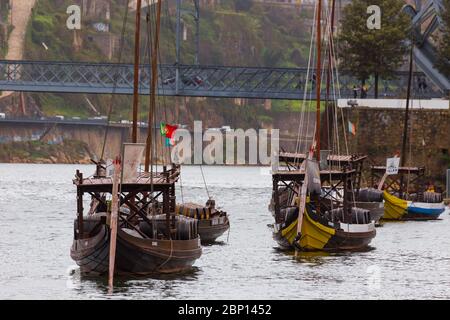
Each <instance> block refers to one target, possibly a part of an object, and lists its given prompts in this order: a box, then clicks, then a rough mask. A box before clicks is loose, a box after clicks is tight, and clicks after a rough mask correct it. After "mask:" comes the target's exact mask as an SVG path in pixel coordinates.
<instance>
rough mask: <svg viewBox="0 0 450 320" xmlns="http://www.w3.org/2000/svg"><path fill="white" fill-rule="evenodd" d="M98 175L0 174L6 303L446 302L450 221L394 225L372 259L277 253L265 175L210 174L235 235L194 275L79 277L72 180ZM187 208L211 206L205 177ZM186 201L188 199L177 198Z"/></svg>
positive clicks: (217, 170) (212, 170)
mask: <svg viewBox="0 0 450 320" xmlns="http://www.w3.org/2000/svg"><path fill="white" fill-rule="evenodd" d="M76 169H81V170H82V171H83V172H85V173H86V174H90V173H92V172H93V170H94V168H93V167H92V166H80V165H75V166H74V165H28V164H27V165H17V164H0V215H1V216H0V298H2V299H449V298H450V217H449V213H448V211H447V212H445V213H444V214H443V215H442V220H439V221H431V222H398V223H388V224H385V225H384V226H383V227H380V228H378V229H377V237H376V238H375V239H374V241H373V242H372V249H371V250H369V251H367V252H361V253H348V254H311V255H306V256H302V257H301V258H300V259H298V260H296V259H294V258H293V256H292V255H289V254H286V253H284V252H280V251H278V250H277V249H276V244H275V242H274V241H273V240H272V238H271V232H270V230H269V228H268V227H267V225H268V224H270V223H272V216H271V215H270V213H269V212H268V210H267V205H268V203H269V198H270V195H271V177H270V175H268V171H267V169H264V168H258V167H205V168H204V172H205V176H206V179H207V182H208V188H209V192H210V193H211V195H213V196H214V197H215V198H216V202H217V204H218V205H219V206H222V207H223V208H224V209H226V210H227V212H228V213H229V215H230V220H231V230H230V233H229V235H224V236H223V237H222V238H220V239H219V240H220V242H219V243H218V244H216V245H213V246H208V247H205V248H204V250H203V255H202V257H201V258H200V259H199V260H197V262H196V263H195V268H194V269H193V270H192V272H189V273H187V274H183V275H178V276H165V277H152V278H135V279H133V278H131V279H130V278H122V279H118V281H117V284H116V289H115V293H114V294H113V295H108V294H107V286H106V284H107V280H106V279H86V278H84V277H80V274H79V270H78V269H77V266H76V265H75V263H74V262H73V261H72V260H71V258H70V255H69V250H70V246H71V242H72V236H73V234H72V233H73V219H74V217H75V209H76V202H75V196H76V195H75V188H74V186H73V185H72V182H71V179H72V178H73V176H74V173H75V170H76ZM182 182H183V198H184V200H185V201H197V202H198V201H200V202H204V201H206V198H207V194H206V191H205V188H204V186H203V182H202V178H201V173H200V169H199V167H184V168H183V171H182ZM178 196H179V197H181V194H180V192H179V194H178Z"/></svg>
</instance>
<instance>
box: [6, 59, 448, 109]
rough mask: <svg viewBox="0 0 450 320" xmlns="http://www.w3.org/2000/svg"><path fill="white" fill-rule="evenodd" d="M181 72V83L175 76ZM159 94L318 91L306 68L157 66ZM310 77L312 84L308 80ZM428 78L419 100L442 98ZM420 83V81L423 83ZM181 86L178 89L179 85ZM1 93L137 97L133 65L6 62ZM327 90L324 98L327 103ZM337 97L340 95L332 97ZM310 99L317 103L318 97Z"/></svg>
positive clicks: (383, 84)
mask: <svg viewBox="0 0 450 320" xmlns="http://www.w3.org/2000/svg"><path fill="white" fill-rule="evenodd" d="M177 69H178V70H179V75H180V76H179V79H177V78H176V71H177ZM158 76H159V82H158V94H160V95H166V96H192V97H225V98H257V99H292V100H299V99H302V98H303V96H304V90H305V87H306V88H307V90H308V92H312V91H313V90H312V89H314V87H315V80H314V75H313V73H310V74H309V77H308V76H307V69H306V68H259V67H226V66H194V65H179V66H176V65H167V64H163V65H160V66H159V74H158ZM407 76H408V75H407V73H406V72H397V74H396V77H395V78H394V79H389V80H384V79H382V80H380V82H379V84H380V86H379V97H380V98H383V97H386V98H394V97H396V98H401V97H404V96H405V91H406V90H405V88H406V84H407ZM307 77H308V79H307ZM422 79H425V75H424V74H422V73H420V72H417V73H415V75H414V84H415V90H414V91H413V92H414V93H416V96H418V95H419V94H420V97H421V98H439V97H442V93H441V92H440V91H439V90H438V89H437V88H436V87H434V86H433V85H432V84H431V82H428V84H426V87H424V86H423V85H419V84H421V83H423V80H422ZM150 80H151V70H150V66H149V65H142V66H141V67H140V88H139V89H140V93H141V94H149V93H150V86H149V84H150ZM419 80H420V81H419ZM177 82H178V86H177ZM366 84H367V86H368V88H369V90H368V92H367V98H372V97H374V82H373V79H369V80H368V81H366ZM359 85H360V81H358V79H355V78H353V77H351V76H349V75H347V74H345V73H341V74H340V75H339V88H337V87H333V88H332V90H331V99H334V98H338V97H339V95H338V92H340V97H341V98H352V97H353V95H354V90H353V87H354V86H359ZM0 90H5V91H29V92H62V93H103V94H109V93H117V94H132V93H133V65H131V64H112V63H82V62H76V63H75V62H50V61H7V60H0ZM325 91H326V90H325V88H323V90H322V98H325V95H326V92H325ZM334 92H336V96H334V94H333V93H334ZM307 98H311V99H314V98H315V95H314V94H308V95H307Z"/></svg>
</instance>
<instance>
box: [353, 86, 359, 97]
mask: <svg viewBox="0 0 450 320" xmlns="http://www.w3.org/2000/svg"><path fill="white" fill-rule="evenodd" d="M358 91H359V88H358V87H357V86H356V85H354V86H353V99H357V98H358Z"/></svg>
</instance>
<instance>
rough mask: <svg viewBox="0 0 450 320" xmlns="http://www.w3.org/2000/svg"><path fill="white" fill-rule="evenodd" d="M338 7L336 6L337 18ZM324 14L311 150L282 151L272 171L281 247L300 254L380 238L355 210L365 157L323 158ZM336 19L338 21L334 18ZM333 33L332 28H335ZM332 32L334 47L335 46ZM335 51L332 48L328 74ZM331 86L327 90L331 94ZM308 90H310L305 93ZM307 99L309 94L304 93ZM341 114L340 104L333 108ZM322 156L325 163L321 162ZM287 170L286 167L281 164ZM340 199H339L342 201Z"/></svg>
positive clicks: (364, 212)
mask: <svg viewBox="0 0 450 320" xmlns="http://www.w3.org/2000/svg"><path fill="white" fill-rule="evenodd" d="M334 7H335V3H334V1H333V5H332V8H333V10H332V13H331V15H332V17H334ZM321 11H322V1H321V0H319V1H318V3H317V8H316V13H317V16H316V19H315V24H316V26H317V36H316V39H317V40H316V43H317V59H316V62H317V66H316V72H315V75H316V78H317V82H316V85H315V91H316V127H315V135H314V138H313V142H312V145H311V147H310V148H309V152H308V153H307V154H305V155H299V154H298V153H299V152H298V150H296V151H295V152H293V153H281V154H280V155H279V156H278V160H279V161H278V165H279V167H278V168H277V167H275V168H273V169H272V180H273V192H272V203H271V206H270V207H271V208H272V209H273V216H274V218H275V223H274V224H273V237H274V239H275V240H276V241H277V243H278V245H279V247H280V248H282V249H295V250H296V252H300V251H341V250H364V249H366V248H367V247H368V245H369V243H370V242H371V240H372V239H373V238H374V237H375V235H376V230H375V222H374V220H373V219H372V218H371V216H370V211H369V210H365V209H362V208H357V207H356V206H355V201H356V199H355V188H354V186H355V185H356V184H358V183H359V178H360V170H361V168H360V165H361V164H362V161H363V160H364V159H365V156H356V155H354V156H352V155H342V154H339V153H337V154H334V155H328V156H323V155H322V152H321V146H320V139H321V130H320V122H321V120H320V113H321V110H320V107H321V73H322V65H321V63H322V61H321V40H322V39H321V21H322V18H321ZM332 21H333V18H332ZM330 30H333V24H332V25H331V28H330ZM331 39H332V33H331V34H330V47H331V46H332V41H331ZM332 52H333V50H332V49H330V50H329V54H330V56H329V57H330V58H329V62H330V63H329V72H328V75H329V77H328V79H330V74H331V71H330V69H331V60H332ZM328 86H329V84H328V85H327V91H328ZM306 88H307V86H305V92H306V90H307V89H306ZM305 96H306V93H305ZM334 110H336V105H334ZM303 125H304V124H303V123H300V124H299V132H301V131H300V129H301V127H302V126H303ZM321 158H322V160H321ZM282 163H283V164H284V166H281V164H282ZM336 195H339V196H338V197H337V196H336Z"/></svg>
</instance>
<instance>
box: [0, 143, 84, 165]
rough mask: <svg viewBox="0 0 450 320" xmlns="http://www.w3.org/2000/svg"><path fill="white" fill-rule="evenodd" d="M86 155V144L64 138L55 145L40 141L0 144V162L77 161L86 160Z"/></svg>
mask: <svg viewBox="0 0 450 320" xmlns="http://www.w3.org/2000/svg"><path fill="white" fill-rule="evenodd" d="M88 156H89V148H88V146H87V145H86V144H85V143H83V142H80V141H73V140H65V141H64V143H62V144H57V145H56V144H54V145H52V144H48V143H46V142H41V141H28V142H10V143H1V144H0V162H31V163H34V162H55V163H77V162H83V161H86V158H87V157H88Z"/></svg>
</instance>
